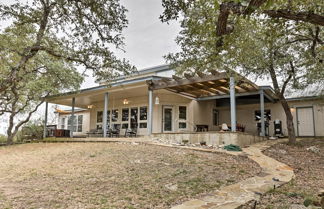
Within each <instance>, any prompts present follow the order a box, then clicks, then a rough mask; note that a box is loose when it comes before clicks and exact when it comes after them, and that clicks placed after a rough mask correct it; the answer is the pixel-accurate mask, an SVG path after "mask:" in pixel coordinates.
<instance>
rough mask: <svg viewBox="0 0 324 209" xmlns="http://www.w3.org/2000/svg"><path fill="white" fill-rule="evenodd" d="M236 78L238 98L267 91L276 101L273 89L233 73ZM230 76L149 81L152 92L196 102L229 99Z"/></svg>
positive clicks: (199, 75) (200, 75)
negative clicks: (163, 91)
mask: <svg viewBox="0 0 324 209" xmlns="http://www.w3.org/2000/svg"><path fill="white" fill-rule="evenodd" d="M231 76H233V77H235V80H236V82H235V91H236V95H237V96H240V95H241V96H248V95H253V94H259V92H260V90H261V89H262V90H265V93H266V96H268V97H269V99H272V100H273V99H276V96H275V94H274V93H273V91H272V88H271V87H260V86H258V85H256V84H255V83H253V82H252V81H250V80H248V79H247V78H245V77H243V76H241V75H240V74H238V73H236V72H231ZM229 77H230V76H229V74H228V73H226V72H218V71H215V70H214V71H210V73H209V74H205V73H201V72H197V75H189V74H184V78H180V77H178V76H175V75H174V76H172V78H161V79H159V80H150V81H147V83H148V85H149V88H150V89H152V90H158V89H166V90H168V91H171V92H174V93H177V94H180V95H183V96H186V97H190V98H192V99H196V100H209V99H218V98H227V97H229V94H230V87H229V85H230V84H229V82H230V81H229V80H230V79H229Z"/></svg>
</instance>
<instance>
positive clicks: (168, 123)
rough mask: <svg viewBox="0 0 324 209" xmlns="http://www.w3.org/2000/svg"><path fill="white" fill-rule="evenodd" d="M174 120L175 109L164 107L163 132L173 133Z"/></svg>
mask: <svg viewBox="0 0 324 209" xmlns="http://www.w3.org/2000/svg"><path fill="white" fill-rule="evenodd" d="M172 120H173V107H172V106H163V117H162V125H163V132H170V131H173V123H172Z"/></svg>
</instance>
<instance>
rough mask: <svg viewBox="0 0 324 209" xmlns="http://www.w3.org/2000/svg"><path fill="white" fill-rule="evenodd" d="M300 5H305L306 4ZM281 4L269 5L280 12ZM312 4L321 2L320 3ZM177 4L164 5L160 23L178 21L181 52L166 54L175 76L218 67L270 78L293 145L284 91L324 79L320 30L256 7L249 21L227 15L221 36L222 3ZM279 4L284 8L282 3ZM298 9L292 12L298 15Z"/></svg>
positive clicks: (293, 138) (196, 2)
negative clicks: (178, 19)
mask: <svg viewBox="0 0 324 209" xmlns="http://www.w3.org/2000/svg"><path fill="white" fill-rule="evenodd" d="M166 2H170V1H164V3H166ZM178 2H180V1H178ZM182 2H183V1H182ZM188 2H189V1H187V3H188ZM239 2H241V3H242V1H239ZM252 2H256V1H250V3H252ZM280 2H281V1H279V3H280ZM298 2H299V3H300V4H301V5H303V4H302V3H304V4H306V3H305V2H307V1H298ZM232 3H233V2H232ZM279 3H278V2H277V3H276V5H274V3H273V4H270V5H272V6H276V7H277V8H281V7H280V4H279ZM313 3H314V4H312V5H316V4H320V3H319V1H313ZM175 5H176V6H171V5H170V4H168V7H166V10H165V13H164V16H162V20H168V19H172V18H180V17H181V20H180V21H181V27H182V31H181V32H180V35H179V36H178V37H177V39H176V41H177V43H178V44H179V45H180V46H181V49H182V50H181V51H180V52H179V53H175V54H169V55H168V56H166V58H167V60H168V61H169V62H171V63H172V64H173V65H175V66H177V67H178V72H179V73H183V72H185V71H205V70H211V69H215V68H217V69H225V70H227V71H228V72H230V71H231V70H233V69H234V70H237V71H240V72H241V73H243V74H245V75H247V76H248V75H250V76H254V77H257V78H268V77H270V78H271V80H272V83H273V87H274V90H275V93H276V95H277V97H278V98H279V100H280V103H281V105H282V107H283V109H284V111H285V114H286V118H287V128H288V135H289V142H290V143H294V142H295V138H296V137H295V131H294V126H293V118H292V114H291V112H290V108H289V105H288V102H287V101H286V99H285V93H286V90H287V88H289V89H298V88H303V87H305V86H307V85H309V84H311V83H316V82H320V81H323V78H324V77H323V70H322V69H323V60H324V56H323V31H322V30H321V26H319V25H316V24H313V23H312V22H310V21H306V20H305V21H299V22H296V21H292V20H289V19H288V18H284V19H282V18H279V19H278V18H273V17H271V16H266V15H265V13H264V12H263V11H264V8H262V7H260V8H259V7H258V8H256V10H254V11H253V12H252V13H251V15H249V17H241V16H233V15H232V16H230V15H229V14H230V13H229V14H228V16H227V17H226V18H227V19H226V21H227V22H231V23H232V26H231V27H229V25H227V26H226V27H227V28H228V29H229V30H230V32H229V33H227V32H226V33H219V25H218V23H219V21H220V19H221V18H223V17H222V15H223V14H222V12H221V11H220V6H221V5H222V3H217V2H216V3H215V1H210V0H202V1H194V2H191V3H190V6H188V4H183V5H181V4H178V7H177V4H175ZM179 5H180V6H179ZM294 5H295V3H294ZM281 6H282V7H283V6H284V3H283V2H281ZM183 8H185V9H183ZM294 8H295V7H294ZM298 8H302V6H300V7H298ZM298 8H295V9H294V10H291V12H292V11H294V13H296V12H297V13H298V11H296V10H297V9H298ZM304 8H309V7H304ZM321 9H323V8H320V9H318V8H317V10H316V11H318V10H321ZM258 10H261V12H260V11H259V12H258ZM170 11H173V12H174V11H178V12H179V11H182V13H181V15H180V16H176V15H175V14H178V13H168V12H170ZM249 14H250V13H249ZM320 14H322V13H320ZM166 15H169V16H166ZM163 18H166V19H163ZM234 26H235V27H234Z"/></svg>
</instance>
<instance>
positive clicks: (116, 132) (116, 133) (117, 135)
mask: <svg viewBox="0 0 324 209" xmlns="http://www.w3.org/2000/svg"><path fill="white" fill-rule="evenodd" d="M110 136H111V137H114V136H116V137H117V138H118V137H119V136H120V129H111V133H110Z"/></svg>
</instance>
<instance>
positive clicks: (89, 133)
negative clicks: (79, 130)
mask: <svg viewBox="0 0 324 209" xmlns="http://www.w3.org/2000/svg"><path fill="white" fill-rule="evenodd" d="M96 133H97V129H90V131H88V132H87V136H88V137H90V135H95V134H96Z"/></svg>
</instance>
